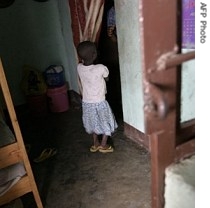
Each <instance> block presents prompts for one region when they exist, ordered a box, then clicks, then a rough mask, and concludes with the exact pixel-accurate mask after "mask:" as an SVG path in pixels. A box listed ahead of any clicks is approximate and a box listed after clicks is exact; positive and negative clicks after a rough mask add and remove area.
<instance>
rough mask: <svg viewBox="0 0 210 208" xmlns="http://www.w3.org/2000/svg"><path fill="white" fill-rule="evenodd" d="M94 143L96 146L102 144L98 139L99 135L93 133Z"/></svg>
mask: <svg viewBox="0 0 210 208" xmlns="http://www.w3.org/2000/svg"><path fill="white" fill-rule="evenodd" d="M93 145H94V146H95V147H98V146H99V145H100V143H99V140H98V135H97V134H95V133H93Z"/></svg>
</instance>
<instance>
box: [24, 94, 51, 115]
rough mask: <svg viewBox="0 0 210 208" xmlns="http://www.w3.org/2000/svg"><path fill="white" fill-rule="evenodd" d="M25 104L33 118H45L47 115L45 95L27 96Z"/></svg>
mask: <svg viewBox="0 0 210 208" xmlns="http://www.w3.org/2000/svg"><path fill="white" fill-rule="evenodd" d="M26 99H27V103H28V106H29V110H30V113H31V114H32V115H33V116H35V117H41V116H45V115H46V114H47V113H48V108H47V95H46V94H42V95H29V96H27V98H26Z"/></svg>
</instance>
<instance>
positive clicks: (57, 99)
mask: <svg viewBox="0 0 210 208" xmlns="http://www.w3.org/2000/svg"><path fill="white" fill-rule="evenodd" d="M47 99H48V104H49V108H50V111H51V112H64V111H67V110H68V109H69V98H68V94H67V86H66V84H65V85H63V86H61V87H56V88H48V89H47Z"/></svg>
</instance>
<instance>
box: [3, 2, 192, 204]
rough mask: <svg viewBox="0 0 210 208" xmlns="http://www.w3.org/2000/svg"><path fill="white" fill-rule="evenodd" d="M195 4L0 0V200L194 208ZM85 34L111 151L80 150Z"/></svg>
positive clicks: (85, 140) (85, 138) (88, 140)
mask: <svg viewBox="0 0 210 208" xmlns="http://www.w3.org/2000/svg"><path fill="white" fill-rule="evenodd" d="M155 2H156V1H155ZM112 8H114V12H115V13H114V16H111V17H109V16H108V15H109V14H110V13H109V12H110V11H111V9H112ZM194 10H195V4H194V0H182V1H181V0H180V1H174V2H171V3H168V2H167V0H163V1H161V2H158V3H157V4H155V3H154V1H153V0H151V1H143V0H133V1H126V0H87V1H77V0H76V1H71V0H62V1H60V0H18V1H17V0H9V1H4V0H0V28H2V29H1V31H0V59H1V65H0V69H1V70H0V73H1V74H0V75H1V76H0V86H1V94H0V104H1V105H0V124H1V125H0V132H1V134H0V136H1V138H3V139H1V143H0V182H1V184H0V185H1V186H0V187H1V188H0V207H2V208H11V207H12V208H23V207H24V208H33V207H34V208H36V207H38V208H42V207H45V208H54V207H55V208H57V207H62V208H65V207H66V208H69V207H75V208H76V207H78V208H79V207H82V208H94V207H101V208H107V207H110V208H117V207H120V208H124V207H125V208H134V207H135V208H136V207H142V208H150V207H152V208H163V207H164V208H176V207H177V206H178V207H184V208H192V207H193V206H194V191H195V179H194V177H195V175H194V166H195V160H194V155H195V150H194V149H195V144H194V140H195V136H194V134H195V105H194V102H195V93H194V91H195V87H194V82H195V75H194V70H195V67H194V58H195V47H194V17H195V16H194V15H195V12H194ZM154 11H156V12H154ZM163 12H164V13H165V18H160V17H161V14H162V13H163ZM112 15H113V14H112ZM113 17H114V21H115V26H114V30H113V33H112V35H109V32H110V30H109V29H110V25H109V23H108V22H109V21H113ZM109 18H110V19H109ZM108 20H109V21H108ZM154 21H155V22H154ZM163 26H164V28H165V30H167V31H168V34H166V33H165V32H164V30H162V29H161V28H163ZM84 40H90V41H92V42H94V43H95V44H96V46H97V52H98V57H97V60H96V64H97V63H100V64H104V65H105V66H107V67H108V69H109V81H107V82H106V86H107V95H106V99H107V101H108V103H109V104H110V107H111V109H112V111H113V114H114V116H115V118H116V121H117V124H118V128H117V131H116V132H114V133H113V135H112V136H110V137H109V138H108V144H109V145H111V146H113V148H114V152H112V153H106V154H103V153H101V152H100V151H97V152H94V153H93V152H90V150H89V148H90V147H91V145H92V137H91V135H89V134H87V133H86V132H85V129H84V127H83V121H82V97H81V95H80V94H79V85H78V75H77V64H78V63H79V61H80V60H79V57H78V55H77V53H76V46H77V45H78V44H79V42H81V41H84ZM5 138H6V139H5ZM100 139H101V138H100ZM10 168H11V169H10ZM14 170H15V171H14ZM8 175H9V177H8ZM13 175H14V176H13ZM5 176H6V178H5ZM11 177H13V178H12V179H11ZM177 177H178V178H181V181H179V180H177ZM174 184H176V185H174ZM180 184H184V185H183V186H181V185H180ZM180 191H182V193H183V197H180V196H178V193H179V192H180ZM172 193H177V195H175V199H174V197H171V196H172V195H173V194H172ZM173 196H174V195H173ZM186 198H188V202H189V201H191V202H192V203H188V204H186V203H185V202H184V201H185V200H184V199H186Z"/></svg>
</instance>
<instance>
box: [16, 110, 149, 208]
mask: <svg viewBox="0 0 210 208" xmlns="http://www.w3.org/2000/svg"><path fill="white" fill-rule="evenodd" d="M17 117H18V120H19V125H20V128H21V131H22V134H23V138H24V142H25V144H27V145H30V149H29V154H28V156H29V159H30V162H31V166H32V169H33V173H34V177H35V179H36V182H37V186H38V190H39V192H40V196H41V199H42V201H43V204H44V207H45V208H98V207H100V208H107V207H109V208H118V207H119V208H150V207H151V206H150V156H149V153H148V152H147V151H146V150H145V149H144V148H142V147H140V146H138V145H137V144H135V143H133V142H132V141H131V140H129V139H128V138H126V137H125V136H124V134H123V122H122V120H121V121H120V120H118V124H119V128H118V130H117V132H116V133H115V134H114V135H113V137H112V138H110V139H109V142H110V143H112V144H113V145H114V148H115V151H114V152H113V153H107V154H103V153H99V152H96V153H91V152H89V147H90V146H91V145H92V138H91V136H90V135H88V134H86V133H85V131H84V129H83V126H82V120H81V110H80V109H78V108H77V109H76V108H73V107H71V108H70V109H69V110H68V111H67V112H64V113H48V114H47V115H46V116H45V117H37V118H36V117H32V116H31V115H30V114H29V113H28V112H25V111H21V113H18V114H17ZM48 147H54V148H56V149H57V154H56V155H54V156H53V157H51V158H48V159H46V160H44V161H42V162H40V163H35V162H34V159H35V158H36V157H38V156H39V155H40V153H41V152H42V151H43V149H44V148H48ZM22 201H23V203H24V207H25V208H33V207H36V205H35V203H34V200H33V197H32V194H27V195H26V196H24V197H22Z"/></svg>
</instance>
